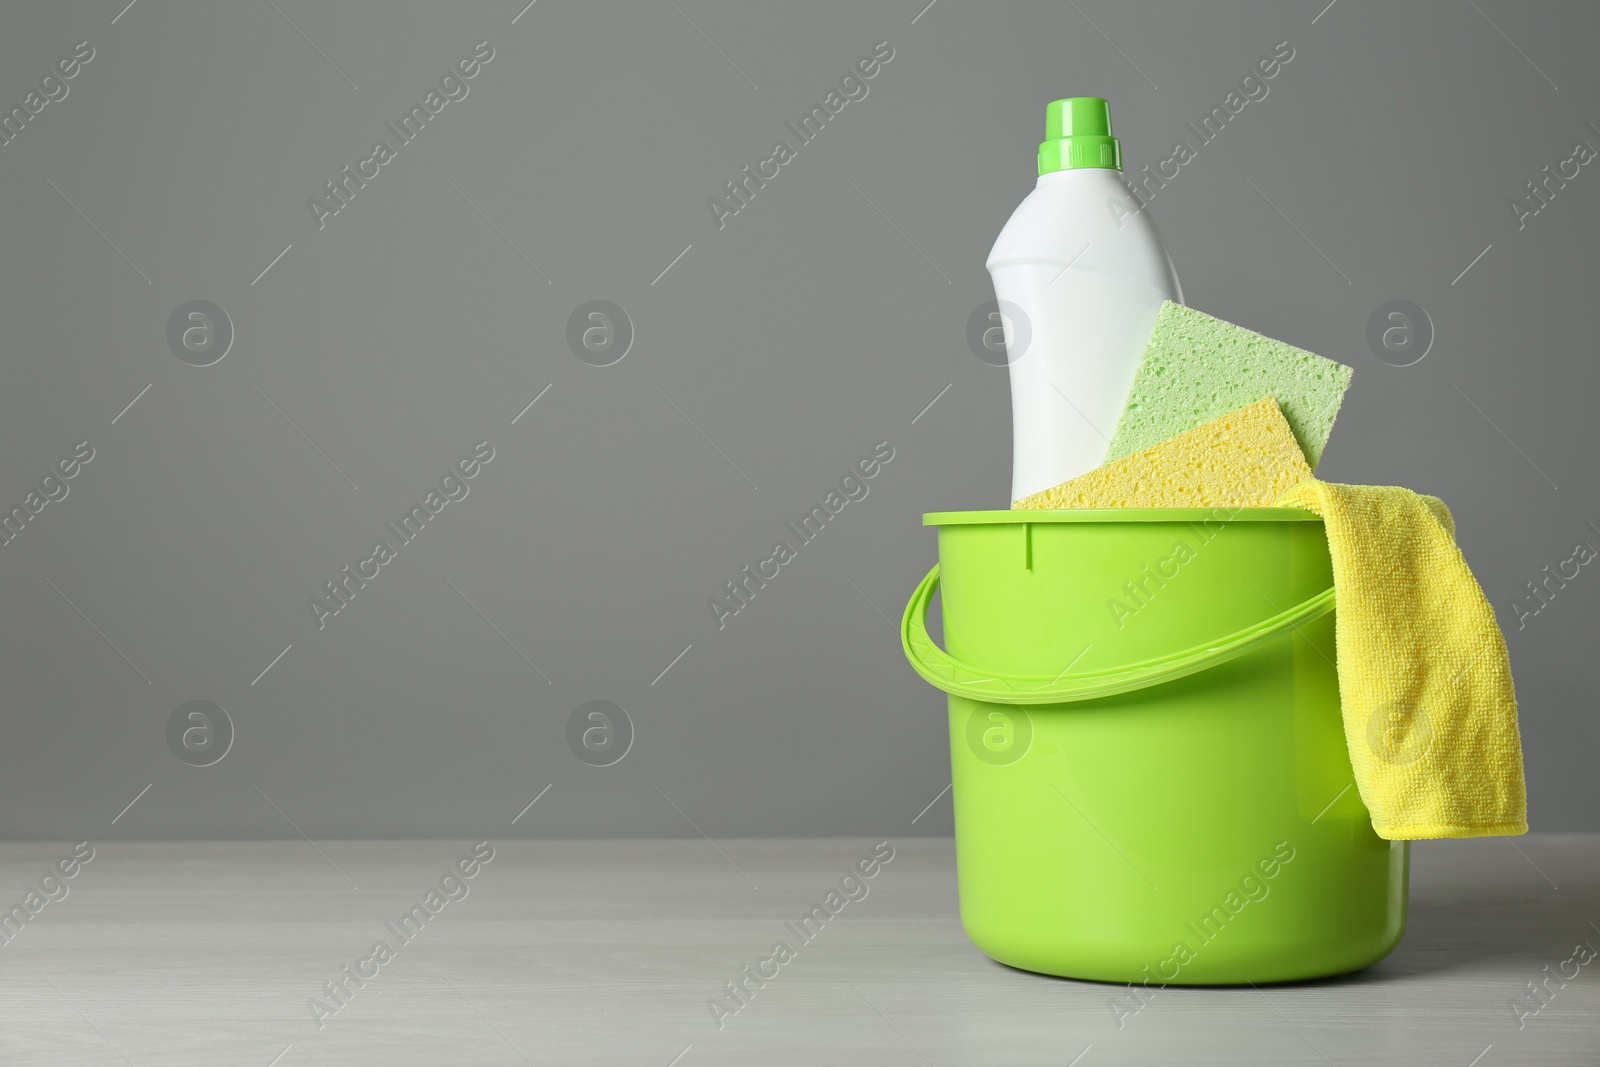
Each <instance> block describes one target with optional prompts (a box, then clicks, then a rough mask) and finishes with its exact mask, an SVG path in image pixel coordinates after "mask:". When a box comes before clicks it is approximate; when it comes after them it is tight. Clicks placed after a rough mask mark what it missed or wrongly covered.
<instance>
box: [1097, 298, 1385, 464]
mask: <svg viewBox="0 0 1600 1067" xmlns="http://www.w3.org/2000/svg"><path fill="white" fill-rule="evenodd" d="M1353 373H1354V371H1352V370H1351V369H1350V368H1349V367H1346V366H1344V365H1343V364H1342V363H1335V362H1334V361H1333V360H1331V359H1323V358H1322V357H1321V356H1319V355H1317V354H1316V353H1314V352H1307V351H1306V350H1305V349H1302V348H1295V347H1294V346H1293V345H1286V344H1284V343H1283V342H1282V341H1274V340H1273V339H1272V338H1270V337H1263V336H1262V335H1261V334H1259V333H1256V332H1254V331H1252V330H1247V329H1245V328H1244V327H1243V326H1235V325H1234V324H1233V323H1231V322H1224V321H1223V320H1221V319H1218V318H1213V317H1211V316H1210V315H1207V314H1206V313H1205V312H1203V311H1196V310H1194V309H1193V308H1188V307H1184V306H1183V305H1181V304H1174V303H1172V302H1171V301H1168V302H1167V303H1165V304H1163V305H1161V313H1160V314H1159V315H1157V316H1156V324H1155V327H1154V329H1153V330H1152V331H1151V333H1150V342H1149V344H1147V345H1146V346H1145V349H1144V358H1143V359H1142V360H1141V361H1140V363H1139V371H1138V373H1137V374H1136V375H1135V376H1134V380H1133V390H1132V392H1130V393H1129V394H1128V407H1127V410H1125V411H1124V412H1123V413H1122V421H1121V422H1120V423H1119V424H1118V425H1117V432H1116V434H1115V435H1114V436H1113V438H1112V441H1111V449H1110V451H1109V452H1108V453H1107V454H1106V462H1107V463H1109V462H1111V461H1112V460H1117V459H1121V458H1122V457H1124V456H1131V455H1132V454H1133V453H1135V452H1142V451H1143V450H1145V449H1147V448H1150V447H1151V446H1153V445H1158V444H1160V443H1161V442H1162V441H1165V440H1167V439H1168V438H1171V437H1176V436H1177V435H1178V434H1180V433H1183V432H1184V431H1185V430H1192V429H1194V428H1195V427H1196V426H1199V425H1201V424H1202V423H1206V422H1210V421H1211V420H1212V419H1215V418H1219V417H1221V416H1223V415H1226V414H1228V413H1229V412H1232V411H1238V410H1239V409H1240V408H1242V407H1245V406H1246V405H1249V404H1253V403H1255V402H1256V401H1257V400H1260V399H1261V398H1262V397H1265V396H1272V397H1276V398H1277V400H1278V406H1279V407H1281V408H1282V409H1283V415H1284V418H1286V419H1287V420H1288V421H1289V428H1290V429H1291V430H1293V431H1294V436H1295V440H1296V441H1298V442H1299V443H1300V448H1301V450H1302V451H1304V452H1305V454H1306V461H1307V462H1308V463H1310V464H1311V467H1312V469H1313V470H1315V469H1316V466H1317V461H1318V460H1320V459H1321V458H1322V448H1323V446H1324V445H1326V444H1327V443H1328V433H1329V432H1330V431H1331V430H1332V429H1333V419H1334V416H1336V415H1337V414H1338V413H1339V404H1340V402H1341V401H1342V400H1343V399H1344V391H1345V390H1346V389H1347V388H1349V386H1350V376H1351V375H1352V374H1353Z"/></svg>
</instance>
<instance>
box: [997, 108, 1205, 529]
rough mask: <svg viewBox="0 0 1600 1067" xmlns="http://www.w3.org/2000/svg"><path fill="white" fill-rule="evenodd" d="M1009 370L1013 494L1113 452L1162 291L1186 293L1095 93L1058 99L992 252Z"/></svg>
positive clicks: (1058, 479) (1041, 486)
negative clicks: (1033, 167) (1035, 167)
mask: <svg viewBox="0 0 1600 1067" xmlns="http://www.w3.org/2000/svg"><path fill="white" fill-rule="evenodd" d="M987 266H988V268H989V274H990V275H991V276H992V277H993V279H994V292H995V297H996V298H997V300H998V303H999V313H998V314H999V316H1000V322H1001V326H1002V328H1003V329H1002V332H1003V335H1004V337H1005V342H1006V360H1007V362H1008V363H1009V364H1010V370H1011V425H1012V432H1013V437H1014V442H1015V443H1014V447H1013V451H1012V472H1011V499H1012V500H1013V501H1016V500H1021V499H1022V498H1023V497H1026V496H1031V495H1033V494H1034V493H1038V492H1042V491H1043V490H1045V489H1049V488H1052V487H1053V486H1056V485H1059V484H1061V483H1062V482H1064V481H1066V480H1068V479H1069V478H1076V477H1077V476H1078V475H1080V474H1084V473H1087V472H1088V471H1091V470H1093V469H1094V468H1096V467H1098V466H1100V465H1101V464H1102V463H1104V462H1105V461H1106V451H1107V449H1108V448H1109V446H1110V444H1111V436H1112V434H1114V433H1115V432H1116V428H1117V423H1118V421H1119V420H1120V419H1121V417H1122V411H1123V408H1124V406H1125V405H1126V404H1127V400H1128V394H1129V392H1130V391H1131V390H1132V388H1133V377H1134V372H1135V371H1136V370H1137V369H1138V367H1139V360H1140V357H1141V356H1142V355H1143V354H1144V347H1145V343H1146V342H1147V341H1148V340H1149V339H1150V330H1151V327H1152V326H1153V325H1154V323H1155V318H1156V313H1157V312H1158V311H1160V310H1161V304H1162V302H1163V301H1166V300H1171V301H1173V302H1175V303H1180V304H1181V303H1182V302H1183V290H1182V289H1181V288H1180V287H1179V285H1178V275H1177V272H1176V271H1174V270H1173V267H1172V259H1171V257H1170V256H1169V255H1168V254H1167V246H1166V245H1165V244H1163V243H1162V241H1161V235H1160V234H1159V233H1157V232H1156V227H1155V223H1154V222H1152V221H1151V219H1150V212H1149V210H1148V209H1147V208H1145V206H1144V205H1143V204H1141V203H1140V202H1139V200H1137V199H1136V198H1135V197H1134V195H1133V194H1132V193H1130V192H1129V191H1128V188H1127V187H1126V186H1125V185H1124V184H1123V182H1122V147H1121V145H1120V144H1119V143H1118V142H1117V139H1116V138H1115V137H1113V136H1111V111H1110V108H1109V107H1108V106H1107V105H1106V102H1105V101H1104V100H1103V99H1101V98H1100V97H1097V96H1077V97H1071V98H1069V99H1066V100H1056V101H1053V102H1052V103H1051V104H1050V105H1049V107H1048V108H1047V109H1046V111H1045V141H1044V143H1043V144H1041V145H1040V146H1039V184H1038V185H1037V186H1035V187H1034V190H1033V192H1031V193H1029V194H1028V197H1027V199H1025V200H1024V201H1023V202H1022V203H1021V205H1019V206H1018V207H1017V210H1016V211H1015V212H1013V213H1012V215H1011V219H1010V221H1009V222H1007V223H1006V225H1005V229H1003V230H1001V231H1000V237H999V238H998V239H997V240H996V241H995V243H994V248H993V250H992V251H990V253H989V261H988V263H987Z"/></svg>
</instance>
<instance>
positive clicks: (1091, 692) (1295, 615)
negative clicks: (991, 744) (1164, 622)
mask: <svg viewBox="0 0 1600 1067" xmlns="http://www.w3.org/2000/svg"><path fill="white" fill-rule="evenodd" d="M938 589H939V565H938V564H937V563H936V564H934V565H933V570H931V571H929V572H928V576H927V577H926V578H924V579H922V584H920V585H918V586H917V591H916V592H915V593H913V594H911V601H910V603H908V604H906V611H905V615H904V617H903V618H902V619H901V621H900V645H901V647H902V648H903V649H904V650H905V654H906V659H908V660H910V661H911V666H912V667H913V668H914V669H915V670H916V672H917V673H918V674H920V675H921V676H922V677H923V679H924V680H925V681H927V682H928V683H929V684H930V685H933V686H936V687H937V688H939V689H943V690H944V691H945V692H946V693H951V694H953V695H955V696H960V697H967V698H968V699H971V700H985V701H989V702H991V703H998V704H1059V703H1065V702H1068V701H1074V700H1092V699H1094V698H1096V697H1108V696H1115V695H1117V694H1118V693H1129V692H1132V691H1133V690H1135V689H1144V688H1146V687H1147V686H1152V685H1160V684H1161V683H1162V682H1170V681H1172V680H1173V679H1176V678H1182V677H1184V676H1186V675H1190V674H1196V673H1198V672H1200V671H1203V670H1205V669H1207V668H1208V667H1215V666H1216V665H1217V664H1219V663H1226V662H1227V661H1229V660H1231V659H1235V658H1237V657H1239V656H1242V655H1244V654H1245V653H1247V652H1250V651H1253V650H1254V649H1257V648H1259V647H1260V646H1262V645H1264V644H1266V643H1267V642H1269V641H1273V640H1275V639H1277V638H1278V637H1280V636H1282V635H1283V634H1285V633H1287V632H1289V631H1290V630H1293V629H1295V628H1296V627H1298V626H1301V625H1303V624H1305V623H1308V622H1310V621H1311V620H1313V619H1318V618H1321V617H1322V616H1324V615H1326V614H1328V613H1329V612H1331V611H1332V610H1333V608H1334V591H1333V589H1331V588H1330V589H1324V590H1323V591H1322V592H1320V593H1317V594H1316V595H1315V596H1313V597H1311V598H1310V599H1308V600H1305V601H1302V602H1301V603H1299V604H1297V605H1295V606H1294V607H1292V608H1290V609H1289V610H1287V611H1281V612H1279V613H1278V614H1276V615H1274V616H1272V617H1271V618H1268V619H1263V620H1262V621H1260V622H1254V623H1251V624H1250V625H1249V626H1246V627H1244V628H1243V629H1241V630H1236V631H1235V632H1233V633H1231V634H1228V635H1227V636H1225V637H1221V638H1218V639H1216V640H1213V641H1207V642H1205V643H1204V644H1199V645H1195V646H1193V647H1192V648H1186V649H1184V650H1183V651H1181V652H1173V653H1170V654H1168V655H1165V656H1158V657H1156V658H1155V659H1147V660H1144V661H1142V662H1139V663H1130V664H1126V665H1124V666H1120V667H1112V668H1109V669H1106V670H1099V671H1087V672H1084V673H1082V674H1073V675H1068V674H1066V672H1064V671H1063V672H1062V674H1061V675H1057V676H1056V677H1054V678H1050V677H1048V676H1042V675H1036V676H1030V675H1017V674H1004V673H1002V672H998V671H990V670H984V669H983V668H981V667H976V666H973V665H972V664H970V663H964V662H962V661H961V660H959V659H957V658H956V657H954V656H952V655H950V653H948V652H946V651H945V650H944V649H942V648H940V647H939V646H938V645H937V644H935V643H934V640H933V637H932V635H931V634H929V633H928V619H927V613H928V609H929V607H930V606H931V605H932V603H933V594H934V593H936V592H937V591H938Z"/></svg>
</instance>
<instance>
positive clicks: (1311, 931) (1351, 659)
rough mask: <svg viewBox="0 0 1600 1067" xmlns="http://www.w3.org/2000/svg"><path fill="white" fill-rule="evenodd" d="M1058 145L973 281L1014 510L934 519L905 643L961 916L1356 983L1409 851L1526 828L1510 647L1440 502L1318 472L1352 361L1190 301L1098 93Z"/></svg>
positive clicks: (1066, 966) (1117, 947)
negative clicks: (1017, 319) (989, 294)
mask: <svg viewBox="0 0 1600 1067" xmlns="http://www.w3.org/2000/svg"><path fill="white" fill-rule="evenodd" d="M1046 131H1047V132H1046V137H1047V139H1046V141H1045V143H1044V144H1043V145H1042V146H1041V147H1040V154H1039V170H1040V178H1039V185H1038V187H1037V188H1036V189H1035V190H1034V191H1033V193H1032V194H1030V195H1029V197H1028V198H1027V199H1026V200H1025V201H1024V202H1023V204H1022V206H1021V207H1019V208H1018V209H1017V212H1016V213H1015V214H1014V215H1013V216H1012V218H1011V220H1010V222H1008V223H1007V225H1006V227H1005V229H1004V231H1003V232H1002V233H1001V235H1000V238H999V240H998V241H997V242H996V244H995V247H994V251H993V252H992V253H991V254H990V257H989V261H988V266H989V269H990V271H991V273H992V275H993V278H994V283H995V291H996V295H997V296H998V297H999V301H1000V307H1001V310H1002V315H1003V316H1004V315H1006V314H1007V313H1009V314H1011V315H1012V316H1019V315H1020V316H1026V326H1027V329H1025V330H1017V329H1015V328H1014V329H1013V331H1012V332H1010V333H1008V335H1007V340H1008V342H1012V341H1013V340H1014V339H1015V340H1017V341H1019V342H1020V341H1021V340H1023V339H1025V340H1026V347H1022V345H1021V344H1020V343H1019V345H1018V347H1019V348H1020V349H1021V350H1020V351H1011V352H1008V356H1009V372H1010V377H1011V389H1012V413H1013V420H1014V427H1013V428H1014V431H1015V451H1014V461H1013V477H1012V486H1011V491H1012V495H1011V499H1012V500H1013V501H1014V504H1013V507H1012V508H1011V509H1010V510H1006V511H971V512H947V513H939V514H930V515H927V516H925V517H924V523H925V524H926V525H929V526H934V527H936V528H937V530H938V547H939V563H938V565H936V566H935V567H934V568H933V569H932V570H931V571H930V572H929V573H928V575H927V577H926V578H924V579H923V581H922V583H921V584H920V585H919V586H918V588H917V590H916V592H915V593H914V594H913V595H912V597H911V601H910V603H909V604H908V605H907V607H906V611H905V615H904V618H903V620H902V634H901V637H902V645H903V647H904V650H905V653H906V657H907V659H908V660H909V661H910V662H911V665H912V666H913V668H914V669H915V670H916V671H917V673H918V674H920V675H921V676H922V677H923V678H924V679H926V680H927V681H928V682H930V683H931V684H933V685H934V686H936V687H938V688H939V689H942V690H944V691H945V692H946V693H947V694H948V695H949V696H948V702H949V730H950V753H951V774H952V781H953V796H954V804H955V831H956V851H957V868H958V871H957V874H958V886H959V891H960V897H961V918H962V923H963V925H964V926H965V928H966V930H967V933H968V935H969V936H970V937H971V938H972V940H973V941H974V942H975V943H976V944H977V945H978V947H980V948H981V949H982V950H983V951H985V952H986V953H988V954H989V955H990V956H992V957H993V958H995V959H997V960H999V961H1001V962H1002V963H1007V964H1010V965H1012V966H1016V967H1021V968H1024V969H1028V970H1033V971H1040V972H1043V973H1048V974H1056V975H1064V976H1067V977H1073V978H1084V979H1096V980H1101V981H1117V982H1144V983H1146V984H1150V983H1155V984H1168V983H1171V984H1193V985H1207V984H1224V983H1244V982H1272V981H1288V980H1294V979H1303V978H1313V977H1319V976H1324V975H1331V974H1339V973H1343V972H1346V971H1351V970H1355V969H1358V968H1361V967H1364V966H1367V965H1369V964H1371V963H1373V962H1376V961H1377V960H1379V959H1381V958H1383V956H1385V955H1386V954H1388V952H1389V951H1391V950H1392V949H1393V948H1394V946H1395V945H1396V944H1397V943H1398V942H1399V940H1400V937H1401V935H1402V933H1403V931H1404V928H1405V917H1406V886H1407V877H1408V864H1409V851H1408V844H1407V842H1408V841H1409V840H1413V839H1418V838H1429V837H1468V836H1480V835H1486V834H1519V833H1523V832H1525V831H1526V829H1527V823H1526V800H1525V794H1524V785H1523V778H1522V754H1521V748H1520V742H1519V739H1518V732H1517V721H1516V702H1515V696H1514V693H1513V690H1512V684H1511V674H1510V667H1509V662H1508V657H1507V654H1506V647H1505V642H1504V639H1503V638H1502V636H1501V634H1500V630H1499V627H1498V625H1497V624H1496V621H1495V618H1494V613H1493V611H1492V609H1490V607H1489V605H1488V603H1487V601H1486V600H1485V599H1484V597H1483V593H1482V591H1481V590H1480V589H1479V587H1478V585H1477V582H1476V581H1475V580H1474V579H1473V577H1472V573H1471V571H1470V570H1469V569H1468V567H1467V564H1466V562H1465V560H1464V559H1463V557H1462V555H1461V551H1460V549H1459V548H1457V547H1456V544H1455V541H1454V525H1453V522H1452V520H1451V517H1450V514H1449V511H1448V510H1447V509H1446V508H1445V507H1444V505H1443V503H1442V502H1440V501H1438V500H1436V499H1435V498H1432V497H1427V496H1421V495H1419V494H1416V493H1413V492H1411V491H1410V490H1408V489H1403V488H1399V487H1389V486H1345V485H1334V484H1330V483H1326V482H1321V481H1318V480H1317V479H1316V478H1315V477H1314V476H1313V472H1314V471H1315V469H1316V466H1317V463H1318V461H1319V460H1320V458H1321V456H1322V452H1323V448H1324V446H1325V445H1326V443H1327V441H1328V437H1329V434H1330V432H1331V430H1332V427H1333V422H1334V418H1335V416H1336V415H1337V413H1338V410H1339V406H1340V404H1341V402H1342V400H1343V398H1344V393H1345V390H1346V388H1347V387H1348V385H1349V383H1350V379H1351V373H1352V372H1351V370H1350V368H1348V367H1345V366H1342V365H1340V364H1338V363H1335V362H1333V361H1331V360H1327V359H1324V358H1322V357H1321V356H1318V355H1315V354H1314V353H1311V352H1306V351H1304V350H1301V349H1297V348H1294V347H1292V346H1289V345H1286V344H1283V343H1281V342H1278V341H1275V340H1272V339H1270V338H1267V337H1263V336H1261V335H1260V334H1257V333H1254V332H1252V331H1250V330H1247V329H1244V328H1243V327H1239V326H1235V325H1233V324H1231V323H1227V322H1223V321H1222V320H1220V319H1216V318H1213V317H1211V316H1209V315H1205V314H1203V313H1202V312H1199V311H1196V310H1194V309H1191V308H1187V307H1184V306H1183V305H1182V303H1181V301H1182V291H1181V289H1180V288H1179V285H1178V280H1177V276H1176V273H1175V272H1174V271H1173V268H1172V265H1171V262H1170V259H1169V258H1168V256H1167V253H1166V248H1165V246H1164V245H1163V244H1162V242H1161V238H1160V236H1159V235H1158V234H1157V233H1156V230H1155V226H1154V223H1153V222H1152V221H1151V220H1150V218H1149V214H1148V212H1147V211H1145V210H1144V207H1143V205H1142V204H1141V203H1139V201H1138V200H1137V199H1136V198H1135V197H1133V195H1132V194H1131V193H1130V192H1129V191H1128V190H1127V188H1126V187H1124V186H1123V184H1122V182H1121V180H1120V174H1119V170H1120V166H1121V149H1120V146H1119V144H1118V142H1117V140H1116V139H1115V138H1114V137H1112V136H1111V125H1110V116H1109V111H1108V108H1107V105H1106V102H1105V101H1104V100H1101V99H1099V98H1094V97H1080V98H1074V99H1069V100H1058V101H1055V102H1054V103H1052V104H1050V105H1049V108H1048V111H1047V119H1046ZM1108 203H1112V204H1116V205H1118V209H1117V210H1108V207H1107V205H1108ZM1014 326H1015V324H1013V327H1014ZM936 593H937V594H939V595H940V596H941V597H942V615H943V642H944V645H943V647H942V648H941V647H940V645H939V644H938V643H937V642H936V641H935V640H934V639H933V637H932V636H931V635H930V634H929V632H928V627H927V613H928V611H929V610H930V608H931V606H932V603H933V600H934V596H935V594H936Z"/></svg>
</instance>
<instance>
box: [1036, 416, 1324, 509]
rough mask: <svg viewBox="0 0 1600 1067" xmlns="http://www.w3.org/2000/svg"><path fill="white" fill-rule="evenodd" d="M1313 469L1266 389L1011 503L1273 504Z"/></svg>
mask: <svg viewBox="0 0 1600 1067" xmlns="http://www.w3.org/2000/svg"><path fill="white" fill-rule="evenodd" d="M1309 477H1311V467H1310V466H1309V465H1308V464H1307V463H1306V457H1305V453H1304V452H1302V451H1301V450H1300V445H1299V443H1298V442H1297V441H1296V440H1295V436H1294V431H1293V430H1291V429H1290V428H1289V423H1288V421H1287V420H1286V419H1285V418H1284V417H1283V411H1282V410H1281V409H1279V407H1278V402H1277V401H1276V400H1274V399H1273V398H1272V397H1270V396H1268V397H1263V398H1262V399H1260V400H1258V401H1256V402H1255V403H1254V404H1251V405H1250V406H1249V407H1245V408H1240V409H1239V410H1238V411H1234V412H1231V413H1229V414H1227V415H1224V416H1222V417H1221V418H1217V419H1212V420H1211V421H1210V422H1207V423H1203V424H1201V425H1199V426H1196V427H1195V428H1194V429H1192V430H1186V431H1184V432H1183V433H1180V434H1179V435H1178V436H1176V437H1174V438H1171V439H1170V440H1167V441H1163V442H1162V443H1160V444H1158V445H1154V446H1152V447H1150V448H1147V449H1145V450H1144V451H1142V452H1135V453H1134V454H1133V455H1131V456H1124V457H1123V458H1122V459H1119V460H1116V461H1115V462H1112V463H1108V464H1106V465H1105V466H1104V467H1100V468H1098V469H1096V470H1092V471H1090V472H1089V473H1088V474H1085V475H1082V476H1080V477H1077V478H1074V479H1072V480H1071V481H1067V482H1062V483H1061V484H1060V485H1058V486H1056V487H1055V488H1054V489H1046V490H1045V491H1044V492H1042V493H1035V494H1034V495H1033V496H1030V497H1027V498H1025V499H1023V500H1018V501H1017V502H1016V503H1014V504H1012V507H1014V508H1036V509H1042V510H1052V511H1054V510H1060V511H1065V510H1071V509H1074V508H1187V507H1271V506H1272V503H1273V502H1274V501H1275V500H1277V499H1278V498H1279V497H1280V496H1282V495H1283V494H1284V493H1286V492H1288V491H1289V489H1290V488H1291V487H1292V486H1294V485H1296V484H1297V483H1299V482H1302V481H1304V480H1305V479H1307V478H1309Z"/></svg>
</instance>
